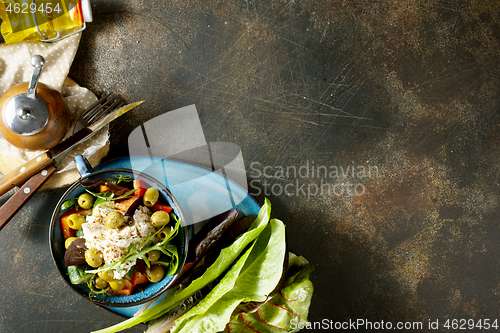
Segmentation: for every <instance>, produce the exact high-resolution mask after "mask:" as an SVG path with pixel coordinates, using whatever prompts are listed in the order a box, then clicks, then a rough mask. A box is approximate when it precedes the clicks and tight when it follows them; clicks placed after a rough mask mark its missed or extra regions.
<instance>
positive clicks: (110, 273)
mask: <svg viewBox="0 0 500 333" xmlns="http://www.w3.org/2000/svg"><path fill="white" fill-rule="evenodd" d="M97 275H98V276H99V277H100V278H101V279H103V280H104V281H108V282H109V281H112V280H113V279H114V278H115V271H114V270H113V269H108V270H107V271H101V272H97Z"/></svg>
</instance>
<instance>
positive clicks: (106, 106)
mask: <svg viewBox="0 0 500 333" xmlns="http://www.w3.org/2000/svg"><path fill="white" fill-rule="evenodd" d="M123 104H124V103H123V101H122V100H121V99H120V98H119V97H118V96H117V95H115V94H113V93H110V94H107V95H105V96H104V97H102V98H101V99H99V100H97V101H96V102H95V103H93V104H92V105H91V106H89V107H88V108H87V110H85V112H83V113H82V115H81V116H80V118H79V119H78V120H77V122H76V124H75V127H73V132H72V133H71V135H73V134H75V133H76V132H78V131H80V130H81V129H83V128H86V127H89V126H90V125H92V124H93V123H95V122H96V121H98V120H99V119H101V118H102V117H104V116H105V115H106V114H108V113H109V112H110V111H111V110H114V109H117V108H119V107H121V106H123Z"/></svg>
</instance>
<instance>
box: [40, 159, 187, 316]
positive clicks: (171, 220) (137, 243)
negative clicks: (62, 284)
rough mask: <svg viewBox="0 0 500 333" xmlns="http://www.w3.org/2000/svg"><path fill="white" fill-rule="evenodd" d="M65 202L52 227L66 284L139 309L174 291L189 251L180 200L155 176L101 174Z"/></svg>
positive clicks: (86, 172)
mask: <svg viewBox="0 0 500 333" xmlns="http://www.w3.org/2000/svg"><path fill="white" fill-rule="evenodd" d="M75 162H76V164H77V166H78V168H79V171H80V173H81V175H82V178H81V179H80V181H79V182H77V183H75V184H73V185H72V186H71V187H70V188H69V189H68V190H67V191H66V193H65V194H64V195H63V197H62V198H61V199H60V201H59V203H58V204H57V207H56V210H55V212H54V214H53V217H52V221H51V227H50V237H49V238H50V244H51V249H52V256H53V259H54V262H55V263H56V265H57V267H58V269H59V271H60V273H61V275H62V276H63V278H64V280H65V281H66V282H67V283H68V284H69V285H70V286H71V287H72V288H73V289H75V290H76V291H77V292H78V293H80V294H82V295H84V296H85V297H88V298H89V299H91V300H92V301H93V302H95V303H97V304H100V305H105V306H112V307H121V306H134V305H137V304H141V303H144V302H147V301H149V300H151V299H154V298H156V297H157V296H158V295H160V294H161V293H162V292H164V291H165V290H167V289H168V288H169V287H170V286H171V285H172V283H173V282H174V280H175V278H176V276H177V274H178V273H179V272H180V270H181V268H182V266H183V264H184V261H185V258H186V254H187V231H186V228H185V225H184V224H183V216H182V212H181V210H180V207H179V205H178V204H177V201H176V200H175V198H174V197H173V196H172V194H171V193H170V192H169V191H168V189H167V188H166V187H165V186H164V185H163V184H161V183H160V182H158V181H156V180H155V179H153V178H151V177H150V176H148V175H145V174H141V173H138V172H135V171H132V170H128V169H105V170H101V171H96V172H94V171H93V170H92V168H91V167H90V165H89V164H88V162H87V161H86V160H85V159H84V158H83V157H77V158H76V159H75Z"/></svg>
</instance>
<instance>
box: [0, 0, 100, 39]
mask: <svg viewBox="0 0 500 333" xmlns="http://www.w3.org/2000/svg"><path fill="white" fill-rule="evenodd" d="M82 2H83V6H82ZM89 12H90V5H89V3H88V0H0V19H1V20H2V22H1V28H0V33H1V36H0V44H14V43H18V42H22V41H43V42H53V41H57V40H60V39H62V38H64V37H67V36H70V35H72V34H74V33H77V32H79V31H82V30H83V29H85V22H86V21H91V20H92V19H91V14H89ZM89 17H90V20H89V19H88V18H89Z"/></svg>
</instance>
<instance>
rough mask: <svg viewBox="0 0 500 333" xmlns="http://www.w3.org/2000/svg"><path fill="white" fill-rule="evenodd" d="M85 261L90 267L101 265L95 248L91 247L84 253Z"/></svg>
mask: <svg viewBox="0 0 500 333" xmlns="http://www.w3.org/2000/svg"><path fill="white" fill-rule="evenodd" d="M85 261H86V262H87V264H89V265H90V266H92V267H99V266H101V265H102V257H101V254H100V253H99V251H98V250H97V249H96V248H95V247H91V248H90V249H88V250H87V251H85Z"/></svg>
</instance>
